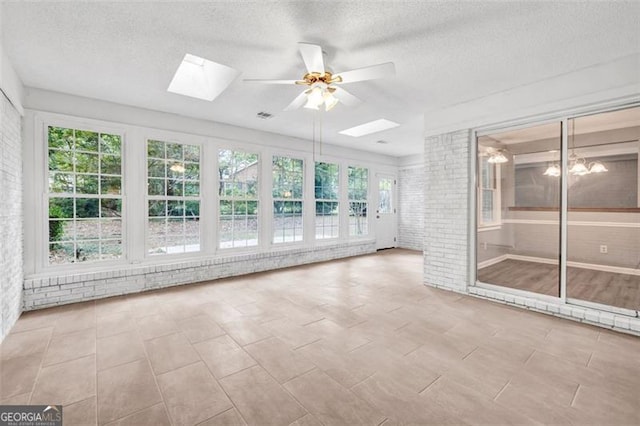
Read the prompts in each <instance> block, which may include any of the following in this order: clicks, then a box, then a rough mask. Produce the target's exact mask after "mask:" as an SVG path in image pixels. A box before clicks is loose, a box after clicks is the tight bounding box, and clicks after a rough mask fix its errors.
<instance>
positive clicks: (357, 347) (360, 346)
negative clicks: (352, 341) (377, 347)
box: [346, 337, 373, 354]
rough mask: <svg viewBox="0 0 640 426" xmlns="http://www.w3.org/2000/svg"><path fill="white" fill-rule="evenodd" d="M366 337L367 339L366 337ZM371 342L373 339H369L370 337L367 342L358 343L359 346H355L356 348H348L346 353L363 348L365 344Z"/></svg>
mask: <svg viewBox="0 0 640 426" xmlns="http://www.w3.org/2000/svg"><path fill="white" fill-rule="evenodd" d="M365 339H366V337H365ZM369 343H373V340H369V339H367V342H365V343H363V344H361V345H358V346H356V347H355V348H353V349H350V350H348V351H347V352H346V353H348V354H350V353H352V352H355V351H356V350H358V349H360V348H362V347H364V346H367V345H368V344H369Z"/></svg>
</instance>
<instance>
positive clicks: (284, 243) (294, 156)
mask: <svg viewBox="0 0 640 426" xmlns="http://www.w3.org/2000/svg"><path fill="white" fill-rule="evenodd" d="M275 157H287V158H290V159H292V160H299V161H302V196H301V197H300V198H293V197H292V198H282V197H274V196H273V187H274V185H273V160H274V158H275ZM269 158H270V161H269V176H270V182H271V185H269V193H270V197H269V198H270V200H271V201H270V205H269V212H270V214H269V226H268V229H269V234H270V237H269V241H270V245H271V246H272V247H286V246H288V245H301V244H305V243H306V242H307V240H309V238H308V230H307V229H306V228H308V217H305V216H308V213H307V212H308V211H309V203H308V198H309V197H308V192H309V191H308V189H307V185H308V184H309V182H308V181H309V179H308V176H307V174H308V173H307V170H308V167H309V166H308V164H309V159H308V158H307V156H305V155H301V154H296V153H281V152H272V153H270V157H269ZM276 201H284V202H287V201H289V202H300V203H302V213H301V217H302V227H301V228H300V229H301V230H302V238H301V239H300V240H298V241H295V240H294V241H280V242H276V241H275V239H274V237H275V227H274V222H275V218H276V216H275V214H274V212H273V206H274V203H275V202H276ZM314 207H315V206H314ZM294 229H295V228H294Z"/></svg>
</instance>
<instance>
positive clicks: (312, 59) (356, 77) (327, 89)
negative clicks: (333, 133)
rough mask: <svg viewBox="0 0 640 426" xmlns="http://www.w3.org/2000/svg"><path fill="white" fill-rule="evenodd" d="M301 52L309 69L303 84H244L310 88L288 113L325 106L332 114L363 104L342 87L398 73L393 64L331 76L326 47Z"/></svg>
mask: <svg viewBox="0 0 640 426" xmlns="http://www.w3.org/2000/svg"><path fill="white" fill-rule="evenodd" d="M298 49H299V50H300V55H301V56H302V60H303V61H304V64H305V66H306V68H307V73H306V74H305V75H304V76H303V77H302V79H301V80H256V79H249V80H244V81H246V82H249V83H266V84H298V85H303V86H309V88H308V89H306V90H304V91H303V92H302V93H300V94H299V95H298V96H297V97H296V98H295V99H294V100H293V102H291V103H290V104H289V105H288V106H287V107H286V108H285V109H284V110H285V111H290V110H293V109H296V108H300V107H301V106H304V108H309V109H315V110H318V109H319V108H320V106H322V105H323V104H324V106H325V110H326V111H329V110H330V109H331V108H333V107H334V106H336V105H337V104H338V103H339V102H342V103H343V104H345V105H347V106H355V105H357V104H359V103H360V102H361V101H360V99H358V98H357V97H355V96H353V95H352V94H351V93H349V92H347V91H346V90H344V89H343V88H342V87H339V86H338V85H339V84H346V83H355V82H357V81H365V80H373V79H376V78H384V77H393V76H394V75H395V73H396V70H395V66H394V65H393V62H386V63H384V64H378V65H371V66H368V67H364V68H358V69H354V70H351V71H345V72H340V73H331V72H330V71H328V70H327V69H326V68H325V65H324V60H323V58H322V47H320V46H318V45H316V44H310V43H298Z"/></svg>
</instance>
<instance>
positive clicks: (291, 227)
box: [273, 201, 303, 243]
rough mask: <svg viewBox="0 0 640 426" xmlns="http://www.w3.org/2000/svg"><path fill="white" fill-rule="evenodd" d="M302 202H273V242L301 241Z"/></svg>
mask: <svg viewBox="0 0 640 426" xmlns="http://www.w3.org/2000/svg"><path fill="white" fill-rule="evenodd" d="M302 226H303V221H302V202H301V201H274V202H273V242H274V243H286V242H295V241H302V229H303V228H302Z"/></svg>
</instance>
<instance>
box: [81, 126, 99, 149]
mask: <svg viewBox="0 0 640 426" xmlns="http://www.w3.org/2000/svg"><path fill="white" fill-rule="evenodd" d="M76 150H79V151H91V152H98V134H97V133H95V132H88V131H83V130H76Z"/></svg>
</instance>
